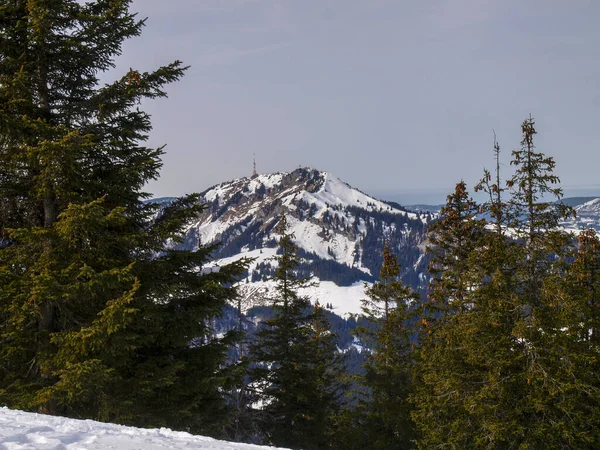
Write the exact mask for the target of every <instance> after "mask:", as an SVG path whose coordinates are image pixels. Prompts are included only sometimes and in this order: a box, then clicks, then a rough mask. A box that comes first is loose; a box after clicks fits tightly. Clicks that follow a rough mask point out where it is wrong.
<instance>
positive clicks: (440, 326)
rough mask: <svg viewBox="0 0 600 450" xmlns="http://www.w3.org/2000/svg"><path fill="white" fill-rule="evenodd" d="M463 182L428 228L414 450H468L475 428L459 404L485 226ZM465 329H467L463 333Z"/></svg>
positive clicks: (468, 377) (467, 392) (469, 366)
mask: <svg viewBox="0 0 600 450" xmlns="http://www.w3.org/2000/svg"><path fill="white" fill-rule="evenodd" d="M479 210H480V207H479V205H478V204H477V203H475V202H474V201H473V199H472V198H471V197H470V195H469V192H468V190H467V187H466V184H465V183H464V182H462V181H461V182H460V183H458V184H457V185H456V188H455V191H454V193H453V194H451V195H449V196H448V197H447V202H446V205H445V206H444V207H443V208H442V210H441V211H440V216H439V218H438V220H437V222H435V223H434V224H432V225H431V226H430V228H429V230H428V241H429V246H428V248H427V250H428V253H429V254H430V255H431V260H430V266H429V272H430V274H431V276H432V280H431V282H430V286H429V292H428V297H427V299H426V300H425V301H423V302H422V304H421V306H420V307H419V308H418V310H417V311H418V315H419V321H418V324H419V342H418V344H417V346H416V350H415V359H416V365H415V372H414V377H415V381H414V393H413V396H412V402H413V403H414V407H415V409H414V411H413V412H412V417H413V420H414V421H415V424H416V425H417V428H418V439H417V442H418V445H419V448H435V447H436V446H440V445H445V444H449V443H452V445H454V446H455V447H456V448H463V447H464V448H468V445H469V443H470V442H472V441H471V439H472V435H473V432H474V429H475V428H476V424H474V423H472V421H470V418H469V417H468V411H467V410H466V408H465V402H466V401H467V400H468V398H469V397H470V396H471V395H472V394H473V390H474V389H475V386H476V379H477V373H478V369H477V367H476V365H475V364H474V361H472V360H470V359H469V355H468V352H467V341H466V339H465V338H467V336H469V334H471V335H472V331H473V328H472V327H471V325H470V324H468V318H469V316H470V315H471V314H473V310H474V306H475V305H474V301H475V300H474V296H473V294H474V292H476V291H477V289H478V288H479V287H480V284H481V279H480V276H479V274H478V273H477V270H476V268H477V264H474V260H473V258H474V255H476V254H477V252H478V251H479V250H480V249H481V248H482V245H483V244H482V239H483V236H484V234H485V232H484V230H485V222H484V221H483V220H481V219H479V217H478V213H479ZM467 328H468V330H467Z"/></svg>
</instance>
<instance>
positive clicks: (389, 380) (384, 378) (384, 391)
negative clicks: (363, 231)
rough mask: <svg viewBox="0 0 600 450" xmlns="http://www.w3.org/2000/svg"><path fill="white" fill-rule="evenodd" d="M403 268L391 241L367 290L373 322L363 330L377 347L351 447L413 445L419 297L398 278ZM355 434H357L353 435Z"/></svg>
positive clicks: (364, 380) (354, 418) (366, 307)
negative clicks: (414, 321)
mask: <svg viewBox="0 0 600 450" xmlns="http://www.w3.org/2000/svg"><path fill="white" fill-rule="evenodd" d="M399 275H400V266H399V265H398V263H397V260H396V257H395V256H394V255H393V254H392V253H391V251H390V249H389V247H388V246H387V245H386V246H384V249H383V265H382V267H381V272H380V275H379V281H377V282H375V283H374V284H373V285H372V286H371V287H369V288H368V289H367V295H368V296H369V300H365V301H364V302H363V314H364V316H365V317H366V318H367V320H368V321H369V324H368V325H367V326H364V327H361V328H360V329H359V335H360V336H361V338H362V339H363V341H364V342H365V343H366V344H367V345H369V346H370V347H371V348H372V353H370V354H368V355H367V356H366V362H365V364H364V374H363V375H362V377H361V378H360V384H361V386H362V387H363V389H362V390H363V392H364V393H365V394H366V395H364V398H362V399H361V400H359V403H358V406H357V407H356V408H355V409H354V410H353V411H352V412H351V413H350V414H351V416H350V417H349V418H350V421H351V422H350V424H351V425H350V426H351V428H354V431H357V430H358V431H359V433H358V434H360V438H358V436H354V437H353V440H354V442H347V443H346V445H347V446H348V447H347V448H372V449H407V448H411V447H412V446H413V424H412V421H411V417H410V411H411V405H410V404H409V402H408V397H409V393H410V391H411V389H412V369H413V359H412V355H411V342H410V339H411V331H410V329H409V327H408V324H409V320H408V319H409V318H408V314H407V310H408V307H409V306H410V304H411V303H412V302H414V301H415V300H416V299H417V296H416V294H414V293H413V292H412V291H411V290H410V288H408V287H406V286H404V285H403V284H402V282H400V281H399ZM350 434H352V433H350Z"/></svg>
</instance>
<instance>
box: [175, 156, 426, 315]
mask: <svg viewBox="0 0 600 450" xmlns="http://www.w3.org/2000/svg"><path fill="white" fill-rule="evenodd" d="M201 196H202V200H203V201H204V202H205V203H206V205H207V208H206V210H205V211H204V213H203V214H202V215H201V216H200V217H198V220H197V221H196V222H195V223H194V224H192V225H191V226H190V228H189V229H188V232H187V236H186V239H185V242H184V244H183V247H185V248H188V249H193V248H195V247H197V246H199V245H206V244H212V243H215V242H220V243H221V246H220V247H219V249H218V250H217V251H216V252H215V254H214V255H213V256H214V257H215V258H216V259H217V262H216V264H224V263H226V262H228V261H231V260H234V259H237V258H240V257H243V256H247V257H251V258H255V260H254V262H253V263H252V265H251V266H250V270H249V272H248V274H247V277H246V279H245V280H242V283H241V290H242V293H243V295H244V296H246V297H248V298H252V297H256V298H259V297H265V296H268V292H269V289H270V288H271V287H272V284H271V283H270V282H268V281H263V279H265V278H267V277H268V276H269V275H271V274H272V273H273V269H274V261H273V260H272V258H273V256H274V255H275V252H276V247H277V236H276V234H275V230H274V229H275V226H276V225H277V223H278V222H279V220H280V217H281V215H282V214H285V215H286V217H287V221H288V224H289V231H290V232H292V233H293V234H294V236H295V238H294V241H295V243H296V245H297V246H298V249H299V253H300V255H301V256H302V258H303V261H304V262H303V266H302V268H301V271H302V274H303V275H308V274H312V275H314V277H315V278H314V280H315V281H316V282H317V286H316V287H313V288H310V289H309V290H308V291H307V292H306V293H307V294H308V295H310V296H311V298H312V299H313V301H317V300H318V301H319V302H320V303H321V304H323V305H326V304H327V303H330V304H332V306H333V310H334V312H335V313H337V314H340V315H343V314H345V313H348V312H358V311H359V310H360V300H361V299H362V298H364V286H363V284H364V282H372V281H373V280H374V279H375V277H376V276H377V275H378V273H379V269H380V267H381V261H382V257H381V251H382V249H383V243H384V241H385V242H387V243H388V244H389V245H390V246H391V247H392V248H393V250H394V252H395V253H396V254H397V255H398V258H399V262H400V263H401V265H402V270H403V273H402V275H403V279H404V281H405V282H406V283H408V284H410V285H412V286H413V287H415V288H419V287H421V288H422V287H424V278H423V274H424V272H425V267H426V264H425V258H424V246H423V242H424V239H425V229H426V226H427V223H428V222H429V221H431V220H432V217H431V215H430V214H424V213H415V212H410V211H408V210H406V209H404V208H402V207H401V206H400V205H397V204H395V203H392V202H390V203H387V202H384V201H381V200H378V199H375V198H373V197H371V196H369V195H367V194H365V193H363V192H361V191H359V190H358V189H355V188H353V187H351V186H350V185H348V184H347V183H344V182H343V181H341V180H340V179H339V178H337V177H335V176H334V175H332V174H331V173H327V172H321V171H318V170H314V169H309V168H300V169H297V170H294V171H293V172H290V173H274V174H264V175H256V176H253V177H247V178H240V179H237V180H234V181H230V182H226V183H222V184H219V185H217V186H214V187H212V188H210V189H208V190H206V191H205V192H203V193H201Z"/></svg>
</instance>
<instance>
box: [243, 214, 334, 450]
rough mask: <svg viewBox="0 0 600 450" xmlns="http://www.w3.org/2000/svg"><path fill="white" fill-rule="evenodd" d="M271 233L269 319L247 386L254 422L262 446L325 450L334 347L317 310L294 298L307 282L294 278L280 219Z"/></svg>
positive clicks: (291, 250)
mask: <svg viewBox="0 0 600 450" xmlns="http://www.w3.org/2000/svg"><path fill="white" fill-rule="evenodd" d="M277 233H278V234H279V236H280V239H279V250H280V254H279V255H278V256H277V257H276V261H277V270H276V272H275V275H274V276H273V279H274V280H275V282H276V283H277V285H276V293H275V296H274V298H273V304H272V307H273V310H274V314H275V315H274V317H273V318H272V319H269V320H267V321H265V323H263V324H262V327H261V329H260V330H259V331H258V333H257V338H256V341H255V342H254V343H253V345H252V351H251V357H252V361H253V363H254V364H255V368H254V369H253V371H252V374H251V375H252V376H251V379H252V386H253V388H254V389H255V392H256V394H257V396H258V399H259V401H260V403H261V404H262V407H261V409H260V411H258V412H257V417H258V420H259V421H260V422H261V423H262V429H263V432H264V434H265V443H269V444H273V445H277V446H285V447H289V448H304V449H307V450H310V449H324V448H329V447H330V445H331V440H332V435H333V430H332V425H333V423H334V420H333V419H334V415H335V413H336V411H337V409H338V398H339V396H340V394H341V392H340V388H341V385H340V384H339V381H338V377H339V375H340V366H339V361H338V354H337V347H336V343H335V339H334V335H333V334H332V333H331V332H330V329H329V323H328V321H327V320H326V318H325V316H324V312H323V309H322V308H321V307H320V306H316V307H315V308H314V309H312V310H311V304H310V301H309V299H308V298H307V297H305V296H302V295H300V294H299V293H298V290H299V289H300V288H302V287H304V286H306V285H307V280H305V279H303V278H299V277H298V275H297V269H298V265H299V263H300V261H299V257H298V255H297V253H296V252H297V248H296V246H295V245H294V243H293V235H291V234H290V233H289V232H288V231H287V219H286V217H285V216H282V217H281V219H280V221H279V224H278V225H277Z"/></svg>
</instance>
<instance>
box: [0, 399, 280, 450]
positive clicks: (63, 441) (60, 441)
mask: <svg viewBox="0 0 600 450" xmlns="http://www.w3.org/2000/svg"><path fill="white" fill-rule="evenodd" d="M0 448H2V449H7V450H8V449H15V450H16V449H21V450H50V449H56V450H58V449H63V450H83V449H86V450H105V449H114V450H131V449H144V450H167V449H171V450H173V449H196V450H267V449H271V450H276V449H275V448H274V447H262V446H259V445H250V444H237V443H233V442H226V441H218V440H216V439H212V438H208V437H203V436H193V435H191V434H189V433H183V432H179V431H171V430H169V429H167V428H160V429H142V428H134V427H124V426H121V425H114V424H111V423H101V422H94V421H93V420H75V419H66V418H64V417H55V416H46V415H41V414H33V413H26V412H22V411H14V410H10V409H7V408H0Z"/></svg>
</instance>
